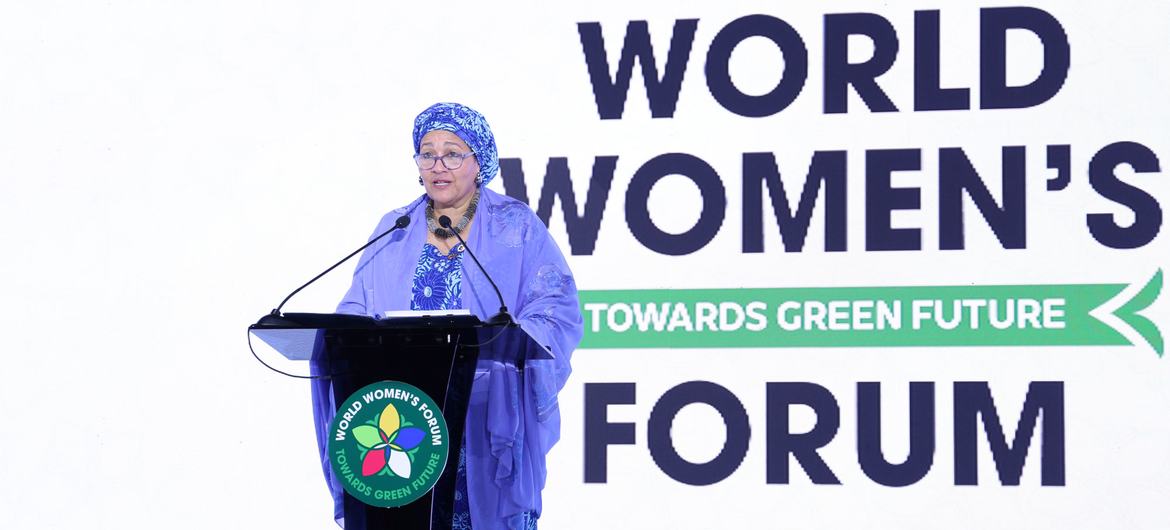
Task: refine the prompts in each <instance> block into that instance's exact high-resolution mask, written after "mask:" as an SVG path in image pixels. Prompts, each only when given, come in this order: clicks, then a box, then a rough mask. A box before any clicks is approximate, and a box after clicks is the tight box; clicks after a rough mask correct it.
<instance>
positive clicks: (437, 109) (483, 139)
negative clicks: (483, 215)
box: [414, 103, 500, 186]
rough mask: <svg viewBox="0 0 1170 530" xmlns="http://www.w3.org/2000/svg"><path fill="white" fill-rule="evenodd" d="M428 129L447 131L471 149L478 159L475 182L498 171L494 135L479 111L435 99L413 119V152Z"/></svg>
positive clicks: (489, 178) (498, 162)
mask: <svg viewBox="0 0 1170 530" xmlns="http://www.w3.org/2000/svg"><path fill="white" fill-rule="evenodd" d="M431 131H451V132H452V133H455V136H458V137H459V138H460V139H461V140H463V141H464V142H466V143H467V146H468V147H470V148H471V150H472V151H475V159H476V161H478V162H479V179H478V180H479V184H480V186H483V185H485V184H487V183H488V181H490V180H492V179H493V178H495V176H496V173H499V172H500V155H499V153H497V152H496V137H495V136H493V135H492V129H491V128H490V127H488V123H487V120H486V119H484V117H483V114H480V113H478V112H476V111H475V109H473V108H471V107H468V106H466V105H460V104H458V103H435V104H434V105H431V106H430V107H429V108H427V110H424V111H422V113H420V114H419V115H418V117H417V118H415V119H414V153H415V154H418V148H419V144H420V143H422V138H423V136H426V134H427V133H429V132H431Z"/></svg>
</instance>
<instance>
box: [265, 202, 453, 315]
mask: <svg viewBox="0 0 1170 530" xmlns="http://www.w3.org/2000/svg"><path fill="white" fill-rule="evenodd" d="M448 223H450V221H448ZM408 224H410V216H407V215H404V216H402V217H399V218H398V220H396V221H394V226H392V227H390V229H389V230H387V231H385V232H382V233H381V234H378V237H375V238H373V239H371V240H370V241H369V242H368V243H366V244H364V245H362V247H361V248H359V249H357V250H355V251H353V252H350V253H349V255H348V256H346V257H344V258H341V261H339V262H337V263H334V264H333V266H332V267H329V268H328V269H325V272H322V273H321V274H318V275H316V276H314V277H313V279H312V280H309V281H307V282H305V284H304V285H302V286H300V287H297V290H295V291H293V292H291V293H289V295H288V296H286V297H284V301H283V302H281V303H280V305H278V306H276V309H273V310H272V313H271V314H272V315H273V316H280V309H281V308H282V307H284V304H286V303H288V300H289V298H292V297H293V295H295V294H297V293H299V292H301V289H304V288H305V287H308V286H309V285H310V284H312V283H313V282H315V281H317V279H318V278H320V277H322V276H324V275H326V274H329V271H331V270H333V269H336V268H337V266H338V265H341V264H342V263H345V262H346V260H348V259H349V258H352V257H354V255H356V254H357V253H358V252H361V251H363V250H365V249H366V247H368V246H370V245H373V244H374V242H375V241H377V240H379V239H382V238H383V237H386V235H387V234H389V233H390V232H393V231H395V230H400V229H403V228H406V225H408ZM465 246H466V245H465Z"/></svg>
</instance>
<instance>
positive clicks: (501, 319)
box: [439, 215, 515, 325]
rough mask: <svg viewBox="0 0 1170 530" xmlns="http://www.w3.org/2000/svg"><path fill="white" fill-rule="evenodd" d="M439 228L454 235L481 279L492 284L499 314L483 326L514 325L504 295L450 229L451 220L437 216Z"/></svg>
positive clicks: (461, 239)
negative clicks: (485, 279)
mask: <svg viewBox="0 0 1170 530" xmlns="http://www.w3.org/2000/svg"><path fill="white" fill-rule="evenodd" d="M439 226H441V227H443V228H445V229H446V230H447V231H448V232H451V233H452V234H455V237H456V238H458V239H459V242H460V243H462V244H463V248H465V249H467V255H469V256H471V259H473V260H475V265H476V266H477V267H479V270H480V271H481V272H483V277H484V278H487V281H488V283H490V284H492V289H495V290H496V298H499V299H500V312H499V313H496V314H495V316H493V317H491V318H489V319H488V320H487V322H485V324H490V325H509V324H514V323H515V321H514V320H512V315H510V314H508V304H505V303H504V295H502V294H500V288H499V287H496V282H495V280H492V276H491V275H490V274H488V271H487V269H484V268H483V265H482V264H480V262H479V258H477V257H475V253H474V252H472V251H471V246H469V245H468V244H467V242H466V241H464V240H463V236H461V235H459V232H456V231H455V230H454V229H452V228H451V218H450V217H447V216H446V215H441V216H439Z"/></svg>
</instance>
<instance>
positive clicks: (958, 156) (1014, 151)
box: [938, 146, 1027, 250]
mask: <svg viewBox="0 0 1170 530" xmlns="http://www.w3.org/2000/svg"><path fill="white" fill-rule="evenodd" d="M1024 154H1025V150H1024V147H1022V146H1009V147H1004V148H1003V176H1002V180H1001V181H1002V183H1003V208H1000V207H999V206H998V205H997V204H996V203H995V199H994V198H992V197H991V193H990V192H988V191H987V186H986V185H984V183H983V179H982V178H980V177H979V173H978V172H976V171H975V167H974V166H972V165H971V161H970V160H969V159H968V158H967V155H966V153H964V152H963V150H962V149H959V148H956V147H949V148H944V149H940V150H939V153H938V178H939V186H938V224H939V233H938V237H939V242H938V244H939V248H941V249H943V250H955V249H961V248H964V247H965V245H966V243H965V240H964V231H965V230H964V227H963V195H964V193H966V195H967V196H968V197H970V198H971V201H972V202H974V203H975V207H976V208H977V209H978V210H979V213H980V214H982V215H983V219H984V220H986V221H987V225H988V226H990V227H991V230H992V231H993V232H995V237H996V238H998V239H999V244H1000V245H1003V248H1025V247H1026V246H1027V194H1026V191H1027V190H1026V189H1025V186H1024V184H1025V176H1026V172H1027V168H1026V167H1025V165H1024V163H1025V157H1024Z"/></svg>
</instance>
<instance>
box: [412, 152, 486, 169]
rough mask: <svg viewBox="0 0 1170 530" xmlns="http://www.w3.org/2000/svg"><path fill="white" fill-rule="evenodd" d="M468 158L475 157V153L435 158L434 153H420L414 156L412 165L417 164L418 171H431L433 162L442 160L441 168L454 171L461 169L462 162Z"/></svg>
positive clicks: (448, 154) (450, 154)
mask: <svg viewBox="0 0 1170 530" xmlns="http://www.w3.org/2000/svg"><path fill="white" fill-rule="evenodd" d="M470 156H475V151H472V152H470V153H467V154H463V155H461V154H459V153H447V154H445V155H443V156H435V155H434V153H420V154H417V155H414V163H415V164H418V168H419V169H431V168H433V167H435V162H437V161H439V160H442V161H443V167H445V168H447V169H448V170H451V171H455V170H456V169H459V168H461V167H463V161H464V160H466V159H467V157H470Z"/></svg>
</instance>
